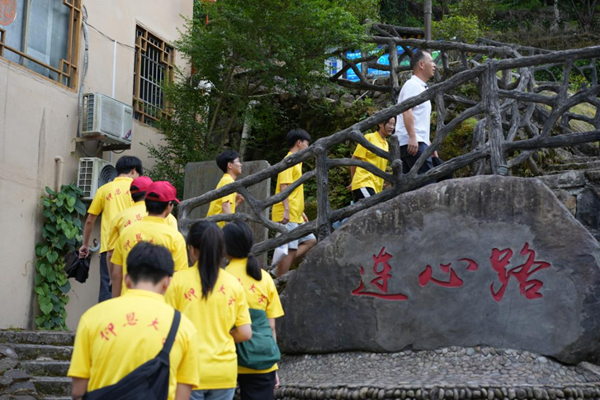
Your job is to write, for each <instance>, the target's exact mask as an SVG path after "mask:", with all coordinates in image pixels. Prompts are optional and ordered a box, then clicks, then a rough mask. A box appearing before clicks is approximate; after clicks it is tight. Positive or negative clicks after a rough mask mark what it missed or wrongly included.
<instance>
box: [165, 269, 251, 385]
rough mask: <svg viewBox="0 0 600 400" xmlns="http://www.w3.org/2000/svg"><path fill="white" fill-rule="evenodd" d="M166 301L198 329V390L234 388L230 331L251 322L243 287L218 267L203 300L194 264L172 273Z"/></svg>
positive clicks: (233, 361)
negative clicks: (212, 286)
mask: <svg viewBox="0 0 600 400" xmlns="http://www.w3.org/2000/svg"><path fill="white" fill-rule="evenodd" d="M165 300H166V301H167V303H168V304H170V305H172V306H173V307H175V308H176V309H178V310H179V311H181V313H182V314H184V315H185V316H187V317H188V318H189V319H190V320H191V321H192V323H193V324H194V326H195V327H196V329H197V330H198V344H199V352H200V355H199V363H200V389H201V390H210V389H231V388H234V387H236V381H237V354H236V352H235V343H234V341H233V336H231V335H230V334H229V331H230V330H231V329H232V328H233V327H234V326H242V325H249V324H251V323H252V320H251V319H250V312H249V311H248V303H247V302H246V295H245V294H244V288H242V285H240V283H239V282H238V280H237V279H236V278H235V277H234V276H232V275H231V274H230V273H229V272H226V271H225V270H222V269H220V270H219V276H218V278H217V282H216V284H215V286H214V288H213V291H212V292H211V293H209V295H208V297H207V298H206V299H203V298H202V284H201V283H200V273H199V272H198V264H196V265H194V267H192V268H188V269H187V270H185V271H182V272H178V273H176V274H175V276H173V280H172V281H171V284H170V285H169V288H168V289H167V293H165Z"/></svg>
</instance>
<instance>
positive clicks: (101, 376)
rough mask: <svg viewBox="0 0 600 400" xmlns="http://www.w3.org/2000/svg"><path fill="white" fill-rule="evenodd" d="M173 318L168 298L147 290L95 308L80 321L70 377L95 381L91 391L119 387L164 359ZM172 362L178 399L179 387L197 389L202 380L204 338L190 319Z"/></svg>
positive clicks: (175, 346) (181, 332)
mask: <svg viewBox="0 0 600 400" xmlns="http://www.w3.org/2000/svg"><path fill="white" fill-rule="evenodd" d="M173 315H174V310H173V307H171V306H169V305H168V304H166V303H165V300H164V297H163V296H162V295H160V294H158V293H153V292H150V291H146V290H129V291H128V292H127V294H126V295H125V296H122V297H118V298H116V299H111V300H108V301H105V302H102V303H100V304H98V305H96V306H94V307H92V308H90V309H89V310H88V311H86V312H85V314H83V316H82V317H81V320H80V321H79V325H78V327H77V335H75V346H74V348H73V356H72V358H71V366H70V367H69V372H67V375H68V376H70V377H73V378H82V379H89V383H88V391H92V390H96V389H100V388H103V387H106V386H110V385H113V384H115V383H117V382H118V381H120V380H121V379H122V378H124V377H125V376H126V375H127V374H128V373H130V372H131V371H133V370H134V369H136V368H137V367H139V366H140V365H142V364H143V363H145V362H146V361H149V360H151V359H152V358H154V357H156V356H157V355H158V353H159V352H160V350H161V349H162V347H163V341H164V340H166V338H167V336H168V334H169V329H170V328H171V324H172V322H173ZM169 360H170V374H169V399H170V400H173V399H175V390H176V387H177V383H180V384H187V385H192V386H193V387H194V388H197V387H198V382H199V376H198V336H197V332H196V328H195V327H194V325H193V324H192V322H191V321H190V320H189V319H188V318H186V317H185V315H182V316H181V322H180V323H179V328H178V330H177V335H176V336H175V342H174V343H173V347H172V348H171V353H170V354H169Z"/></svg>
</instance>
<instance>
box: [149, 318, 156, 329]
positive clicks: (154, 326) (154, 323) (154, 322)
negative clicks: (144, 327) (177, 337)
mask: <svg viewBox="0 0 600 400" xmlns="http://www.w3.org/2000/svg"><path fill="white" fill-rule="evenodd" d="M148 326H151V327H153V328H154V329H156V330H158V318H154V321H152V323H151V324H150V325H148Z"/></svg>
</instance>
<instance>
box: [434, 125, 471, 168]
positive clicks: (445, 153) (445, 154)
mask: <svg viewBox="0 0 600 400" xmlns="http://www.w3.org/2000/svg"><path fill="white" fill-rule="evenodd" d="M475 125H477V119H476V118H468V119H466V120H465V121H463V122H462V123H461V124H460V125H458V126H457V127H456V128H455V129H454V130H453V131H452V132H451V133H450V134H449V135H448V136H446V139H445V140H444V142H443V143H442V145H441V147H440V150H439V151H438V153H439V155H440V157H441V158H442V159H443V160H450V159H452V158H454V157H458V156H461V155H463V154H466V153H467V152H469V150H471V145H472V143H473V130H474V129H475ZM470 175H471V167H470V166H468V167H465V168H462V169H460V170H458V171H457V172H455V173H454V177H455V178H458V177H464V176H470Z"/></svg>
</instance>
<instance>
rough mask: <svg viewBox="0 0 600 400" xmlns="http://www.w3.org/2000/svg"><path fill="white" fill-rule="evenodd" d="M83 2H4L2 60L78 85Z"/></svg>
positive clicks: (1, 11) (0, 9) (0, 19)
mask: <svg viewBox="0 0 600 400" xmlns="http://www.w3.org/2000/svg"><path fill="white" fill-rule="evenodd" d="M81 18H82V16H81V0H2V1H0V57H1V58H4V59H7V60H9V61H12V62H14V63H16V64H20V65H22V66H24V67H25V68H28V69H29V70H31V71H33V72H35V73H37V74H39V75H41V76H43V77H45V78H48V79H51V80H53V81H55V82H57V83H59V84H61V85H63V86H67V87H70V88H74V87H75V86H76V85H77V59H78V48H79V32H80V29H81Z"/></svg>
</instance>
